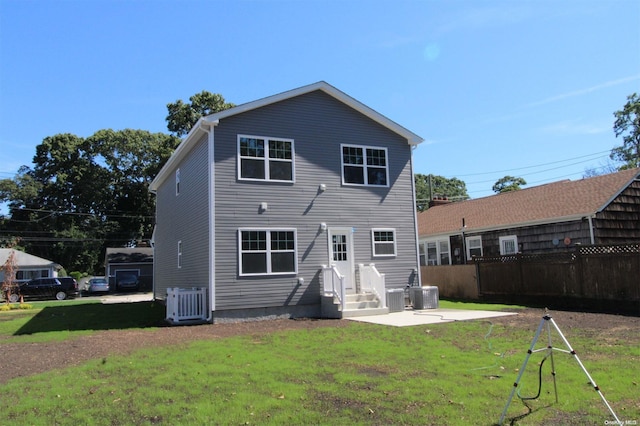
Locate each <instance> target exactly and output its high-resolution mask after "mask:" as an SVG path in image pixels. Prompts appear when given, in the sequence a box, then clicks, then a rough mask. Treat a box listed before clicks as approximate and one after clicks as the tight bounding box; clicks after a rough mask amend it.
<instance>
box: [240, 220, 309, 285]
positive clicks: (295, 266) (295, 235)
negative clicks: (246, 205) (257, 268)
mask: <svg viewBox="0 0 640 426" xmlns="http://www.w3.org/2000/svg"><path fill="white" fill-rule="evenodd" d="M244 231H255V232H265V233H266V237H267V241H266V246H267V248H266V250H265V251H264V253H266V254H267V272H257V273H243V272H242V254H243V253H252V252H254V253H255V252H258V253H263V251H257V250H247V251H246V252H245V251H243V250H242V232H244ZM274 231H275V232H293V269H294V270H293V271H286V272H272V271H271V253H272V251H271V232H274ZM286 252H287V253H288V252H290V251H289V250H287V251H286ZM297 273H298V232H297V230H296V228H238V275H239V276H241V277H264V276H267V275H271V276H273V275H296V274H297Z"/></svg>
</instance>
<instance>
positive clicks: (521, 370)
mask: <svg viewBox="0 0 640 426" xmlns="http://www.w3.org/2000/svg"><path fill="white" fill-rule="evenodd" d="M546 320H547V317H546V316H545V317H544V318H543V319H542V321H540V325H539V326H538V330H537V331H536V334H535V336H534V337H533V341H532V342H531V346H530V347H529V350H528V351H527V356H526V357H525V359H524V363H522V367H520V371H519V372H518V378H517V379H516V381H515V382H514V383H513V388H512V389H511V394H510V395H509V399H508V400H507V405H505V407H504V410H502V415H501V416H500V421H499V422H498V424H499V425H501V424H502V422H503V421H504V417H505V416H506V415H507V410H508V409H509V405H511V400H512V399H513V395H514V394H515V393H516V389H517V388H518V383H520V379H521V378H522V375H523V374H524V370H525V368H526V367H527V362H529V358H530V357H531V354H532V353H533V349H534V348H535V346H536V342H537V341H538V338H539V337H540V332H541V331H542V327H543V326H544V323H545V321H546Z"/></svg>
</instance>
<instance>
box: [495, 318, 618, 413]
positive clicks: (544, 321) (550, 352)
mask: <svg viewBox="0 0 640 426" xmlns="http://www.w3.org/2000/svg"><path fill="white" fill-rule="evenodd" d="M545 325H546V328H547V335H548V343H547V347H546V348H541V349H534V348H535V346H536V343H537V341H538V338H539V337H540V334H541V333H542V329H543V328H544V326H545ZM552 325H553V327H554V328H555V330H556V331H557V332H558V334H559V335H560V338H561V339H562V341H563V342H564V344H565V346H566V347H567V348H568V350H566V349H560V348H554V347H553V345H552V344H551V326H552ZM554 350H556V351H560V352H564V353H568V354H571V355H573V357H574V359H575V360H576V361H577V362H578V365H579V366H580V368H582V371H584V374H586V375H587V378H588V379H589V383H591V385H592V386H593V389H594V390H595V391H596V392H598V395H600V398H602V401H603V402H604V404H605V405H606V406H607V408H608V409H609V412H610V413H611V415H613V417H614V418H615V419H616V422H617V424H622V423H620V420H619V419H618V416H616V413H614V412H613V409H612V408H611V406H610V405H609V403H608V402H607V400H606V399H605V397H604V395H602V392H600V388H599V387H598V385H596V382H595V381H594V380H593V379H592V378H591V376H590V375H589V372H588V371H587V369H586V368H584V365H582V362H580V359H579V358H578V355H577V354H576V351H574V350H573V348H572V347H571V345H570V344H569V342H568V341H567V339H566V338H565V337H564V335H563V334H562V332H561V331H560V329H559V328H558V325H557V324H556V322H555V321H554V320H553V318H551V315H549V314H548V313H546V312H545V315H544V316H543V317H542V320H541V321H540V325H539V326H538V330H537V331H536V334H535V336H534V337H533V341H532V342H531V346H530V347H529V350H528V351H527V356H526V357H525V359H524V363H523V364H522V367H521V368H520V371H519V373H518V378H517V379H516V381H515V383H514V384H513V389H511V394H510V395H509V399H508V400H507V405H505V407H504V410H503V411H502V415H501V416H500V421H499V422H498V424H499V425H502V422H503V421H504V418H505V416H506V415H507V409H509V405H510V404H511V400H512V399H513V395H515V393H516V389H517V388H518V384H519V383H520V379H521V378H522V375H523V374H524V370H525V368H526V367H527V362H529V358H530V357H531V354H533V353H535V352H541V351H546V356H545V359H546V358H547V357H549V358H550V359H551V375H552V376H553V390H554V392H555V396H556V402H558V388H557V387H556V369H555V364H554V362H553V351H554ZM543 362H544V360H543ZM540 368H541V369H542V366H541V367H540ZM539 395H540V393H539V391H538V396H539ZM534 398H537V396H536V397H534ZM534 398H522V399H534Z"/></svg>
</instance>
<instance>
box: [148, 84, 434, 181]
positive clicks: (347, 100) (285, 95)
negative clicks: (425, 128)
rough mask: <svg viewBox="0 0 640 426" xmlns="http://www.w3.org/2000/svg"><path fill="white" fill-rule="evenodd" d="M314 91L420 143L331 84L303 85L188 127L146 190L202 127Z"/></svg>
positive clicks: (177, 159) (163, 176) (186, 149)
mask: <svg viewBox="0 0 640 426" xmlns="http://www.w3.org/2000/svg"><path fill="white" fill-rule="evenodd" d="M316 90H322V91H323V92H325V93H327V94H328V95H330V96H332V97H334V98H336V99H338V100H339V101H341V102H342V103H344V104H346V105H348V106H350V107H351V108H353V109H355V110H356V111H358V112H360V113H361V114H363V115H365V116H367V117H369V118H370V119H372V120H373V121H375V122H377V123H379V124H380V125H382V126H384V127H386V128H387V129H389V130H391V131H393V132H394V133H397V134H398V135H400V136H402V137H404V138H405V139H407V142H408V143H409V145H412V146H417V145H418V144H420V143H421V142H422V141H424V139H423V138H421V137H420V136H418V135H416V134H415V133H413V132H411V131H410V130H408V129H406V128H405V127H403V126H401V125H399V124H398V123H396V122H395V121H392V120H390V119H388V118H387V117H385V116H384V115H382V114H380V113H378V112H377V111H375V110H373V109H371V108H369V107H368V106H366V105H364V104H363V103H361V102H359V101H357V100H356V99H354V98H352V97H351V96H349V95H347V94H346V93H344V92H342V91H340V90H338V89H336V88H335V87H333V86H332V85H330V84H329V83H327V82H324V81H319V82H317V83H313V84H309V85H307V86H302V87H299V88H297V89H293V90H289V91H286V92H282V93H279V94H277V95H272V96H268V97H266V98H262V99H258V100H256V101H252V102H248V103H245V104H242V105H238V106H236V107H233V108H229V109H226V110H224V111H220V112H216V113H214V114H211V115H207V116H206V117H201V118H200V119H199V120H198V122H197V123H196V124H195V125H194V126H193V128H191V130H190V131H189V134H188V135H187V136H186V137H185V139H184V140H183V141H182V142H181V143H180V145H179V146H178V148H177V149H176V151H175V152H174V153H173V155H172V156H171V157H170V158H169V161H167V163H166V164H165V166H164V167H163V168H162V170H160V172H159V173H158V176H156V178H155V179H154V180H153V181H152V182H151V184H150V185H149V190H150V191H151V192H155V191H156V190H157V189H158V187H159V186H160V184H161V183H162V182H163V181H164V180H165V179H166V178H167V175H168V174H169V172H170V171H172V170H173V168H174V167H175V164H176V163H179V162H180V160H182V158H184V156H185V154H187V153H188V152H189V150H190V149H191V145H192V144H193V143H194V141H195V140H197V139H198V137H199V135H200V134H201V133H202V132H203V130H202V129H201V126H202V125H214V126H215V125H217V124H218V123H219V121H220V120H222V119H224V118H227V117H231V116H234V115H237V114H242V113H244V112H247V111H251V110H254V109H257V108H261V107H263V106H266V105H270V104H273V103H276V102H280V101H283V100H286V99H290V98H294V97H296V96H300V95H304V94H306V93H310V92H313V91H316Z"/></svg>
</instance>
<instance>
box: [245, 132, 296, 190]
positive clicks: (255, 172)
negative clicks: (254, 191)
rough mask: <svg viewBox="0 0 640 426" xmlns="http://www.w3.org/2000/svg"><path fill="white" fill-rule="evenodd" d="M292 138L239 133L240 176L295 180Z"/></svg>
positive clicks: (285, 180) (258, 178)
mask: <svg viewBox="0 0 640 426" xmlns="http://www.w3.org/2000/svg"><path fill="white" fill-rule="evenodd" d="M293 160H294V149H293V140H292V139H282V138H269V137H262V136H246V135H238V178H239V179H242V180H270V181H281V182H293V176H294V167H293Z"/></svg>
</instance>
